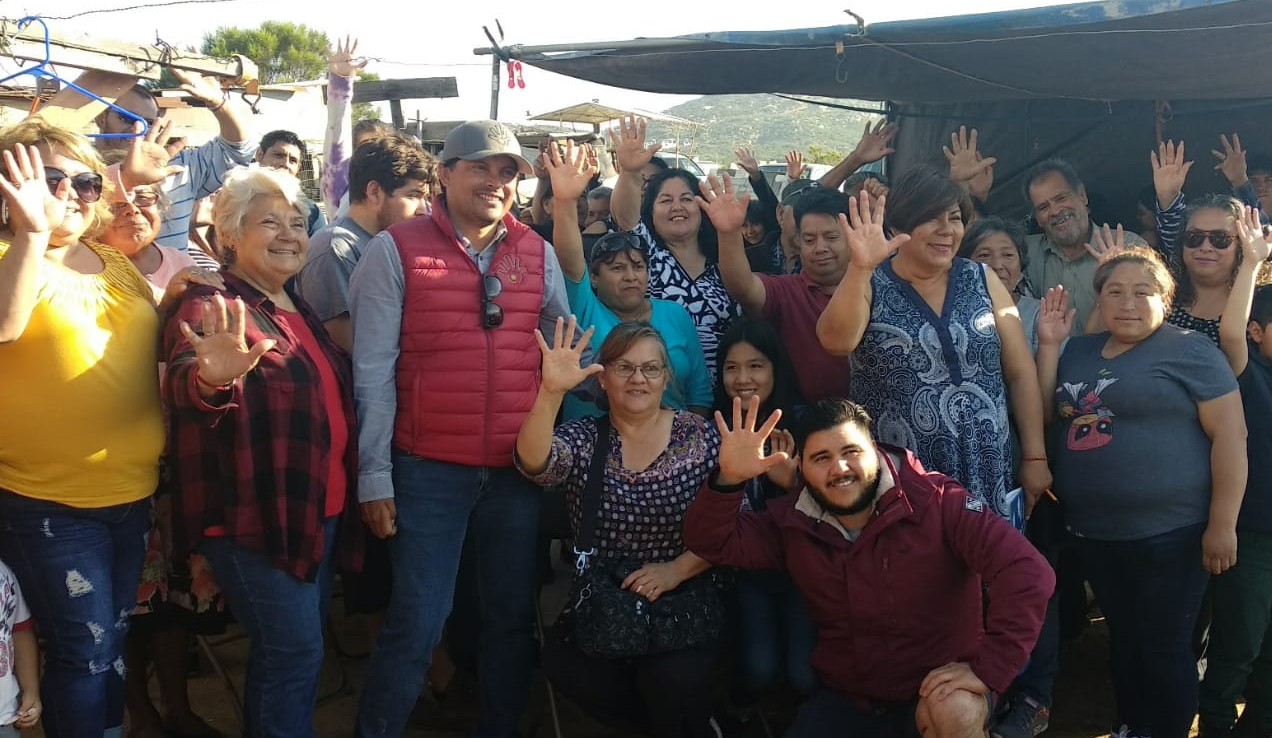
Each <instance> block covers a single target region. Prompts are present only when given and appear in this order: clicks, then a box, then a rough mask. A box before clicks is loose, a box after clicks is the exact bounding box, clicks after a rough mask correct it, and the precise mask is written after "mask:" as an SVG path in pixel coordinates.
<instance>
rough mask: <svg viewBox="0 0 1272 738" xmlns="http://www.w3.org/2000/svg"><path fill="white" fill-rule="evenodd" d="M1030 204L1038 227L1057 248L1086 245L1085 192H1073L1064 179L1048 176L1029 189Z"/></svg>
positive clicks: (1088, 220) (1088, 219)
mask: <svg viewBox="0 0 1272 738" xmlns="http://www.w3.org/2000/svg"><path fill="white" fill-rule="evenodd" d="M1029 204H1030V205H1032V206H1033V209H1034V219H1035V220H1037V221H1038V225H1040V226H1042V230H1043V231H1045V232H1046V233H1047V236H1048V237H1050V238H1051V240H1052V241H1053V242H1055V243H1056V244H1057V245H1059V246H1067V247H1074V246H1080V245H1082V244H1084V243H1086V240H1087V235H1088V234H1089V233H1090V231H1091V215H1090V213H1089V212H1088V211H1087V195H1086V190H1085V189H1079V190H1078V191H1077V192H1075V191H1074V190H1073V189H1072V188H1070V187H1069V183H1068V182H1066V181H1065V180H1064V175H1062V174H1060V173H1059V172H1048V173H1047V174H1044V175H1043V176H1041V177H1039V178H1038V179H1036V180H1034V182H1033V184H1031V185H1029Z"/></svg>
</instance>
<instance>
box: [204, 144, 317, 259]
mask: <svg viewBox="0 0 1272 738" xmlns="http://www.w3.org/2000/svg"><path fill="white" fill-rule="evenodd" d="M262 196H266V197H281V198H283V199H284V200H286V201H287V204H288V205H290V206H291V207H293V208H295V210H296V212H298V213H301V214H302V215H304V216H306V217H308V216H309V201H308V200H307V199H305V196H304V195H303V194H301V189H300V180H298V179H296V178H295V177H293V176H292V175H290V174H288V173H287V172H284V171H282V170H278V169H270V168H268V167H236V168H234V169H231V170H230V171H229V173H227V174H226V175H225V181H224V182H223V183H222V184H221V189H220V190H218V191H217V193H216V202H215V203H213V205H212V228H213V229H214V231H215V233H216V240H217V243H218V244H220V245H221V249H220V250H221V263H223V264H227V265H228V264H230V263H232V262H233V261H234V250H233V249H230V248H226V246H228V245H229V244H231V243H233V242H234V241H235V240H237V239H238V237H239V236H240V235H242V233H243V221H244V220H246V219H247V213H248V211H249V210H251V209H252V203H253V202H254V201H255V200H256V198H258V197H262Z"/></svg>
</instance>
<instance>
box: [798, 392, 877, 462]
mask: <svg viewBox="0 0 1272 738" xmlns="http://www.w3.org/2000/svg"><path fill="white" fill-rule="evenodd" d="M844 423H849V424H851V425H855V426H857V427H858V428H860V429H861V430H862V431H863V432H864V433H865V434H866V435H870V432H871V427H872V426H873V424H874V422H873V421H872V420H871V419H870V413H868V412H866V409H865V408H864V407H862V406H860V405H858V404H857V403H855V402H853V401H851V400H844V399H840V398H837V397H828V398H826V399H824V400H818V401H816V402H814V403H812V404H811V405H809V406H808V407H807V408H806V409H805V410H804V414H803V415H802V416H801V417H800V419H799V420H798V421H797V422H796V423H795V425H794V428H793V429H792V430H791V435H793V436H795V449H796V452H797V453H799V454H803V453H804V446H805V444H807V443H808V437H809V436H811V435H813V434H814V433H819V432H821V431H824V430H830V429H831V428H837V427H839V426H841V425H843V424H844Z"/></svg>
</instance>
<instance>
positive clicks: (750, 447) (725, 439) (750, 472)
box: [715, 395, 790, 484]
mask: <svg viewBox="0 0 1272 738" xmlns="http://www.w3.org/2000/svg"><path fill="white" fill-rule="evenodd" d="M759 414H760V398H759V397H758V396H756V395H752V396H751V401H750V403H749V405H748V406H747V408H746V412H745V414H744V413H743V411H742V398H741V397H735V398H733V424H732V426H730V425H729V424H728V423H726V422H724V415H722V414H721V413H720V411H719V410H717V411H716V414H715V421H716V428H718V429H719V430H720V480H721V481H723V482H725V483H728V484H734V483H737V482H743V481H746V480H749V479H754V478H755V477H758V476H761V475H763V474H767V473H768V472H769V470H770V469H773V468H774V467H777V466H780V465H782V464H784V463H786V462H787V461H788V460H789V459H790V454H789V453H788V452H786V451H775V452H774V453H771V454H765V453H764V442H765V441H766V440H768V437H769V434H771V433H772V432H773V429H774V428H776V427H777V422H778V421H779V420H781V419H782V411H781V410H774V411H773V414H772V415H770V416H769V417H768V420H766V421H764V425H762V426H760V427H759V428H758V429H757V428H756V427H755V420H756V418H757V417H758V416H759Z"/></svg>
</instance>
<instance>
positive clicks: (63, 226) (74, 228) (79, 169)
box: [37, 144, 96, 246]
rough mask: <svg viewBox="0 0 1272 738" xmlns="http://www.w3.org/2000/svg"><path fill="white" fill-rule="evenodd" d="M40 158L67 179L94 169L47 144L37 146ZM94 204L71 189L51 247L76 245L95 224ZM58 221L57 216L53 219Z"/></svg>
mask: <svg viewBox="0 0 1272 738" xmlns="http://www.w3.org/2000/svg"><path fill="white" fill-rule="evenodd" d="M37 148H38V149H39V151H40V156H41V157H42V158H43V159H44V166H46V167H51V168H53V169H60V170H62V172H64V173H65V174H66V176H67V178H74V177H75V175H77V174H83V173H85V172H90V173H91V172H92V171H93V170H92V168H91V167H89V166H88V165H87V164H85V163H84V162H82V161H80V160H79V159H73V158H71V157H69V156H67V155H66V154H64V153H62V151H61V150H60V149H50V148H49V147H48V146H47V145H46V144H40V145H39V146H37ZM94 207H96V205H95V204H93V203H87V202H84V201H83V200H81V199H80V197H79V195H78V194H76V192H75V188H73V187H72V188H71V197H70V199H69V200H67V201H66V209H65V211H64V213H65V214H64V216H63V218H62V221H61V222H60V223H57V224H56V225H54V226H53V232H52V233H51V234H50V235H49V245H50V246H70V245H71V244H73V243H76V242H78V241H79V240H80V238H81V237H82V236H83V235H84V232H85V231H86V230H88V228H89V226H91V225H92V224H93V208H94ZM53 219H54V220H55V221H56V215H55V216H54V218H53Z"/></svg>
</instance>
